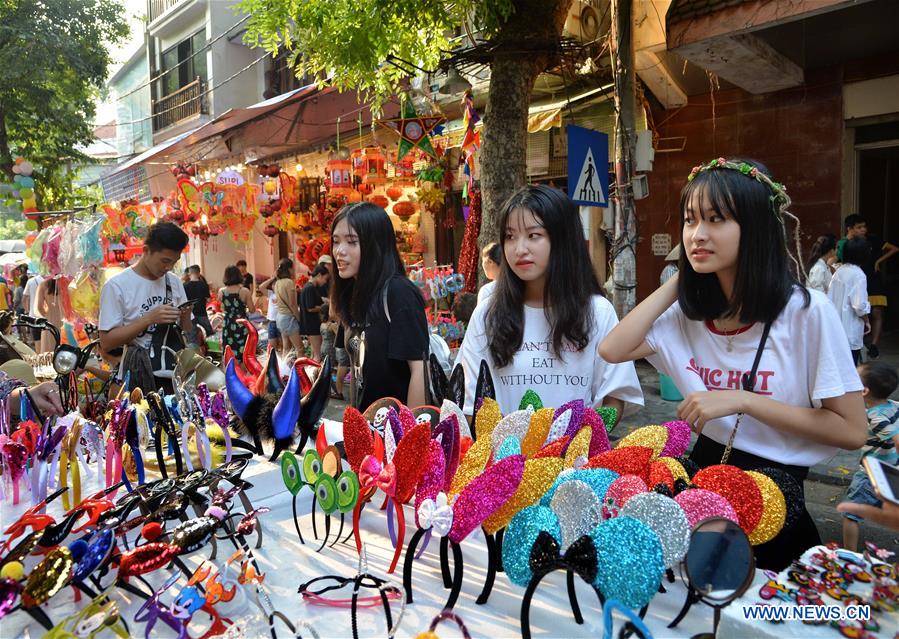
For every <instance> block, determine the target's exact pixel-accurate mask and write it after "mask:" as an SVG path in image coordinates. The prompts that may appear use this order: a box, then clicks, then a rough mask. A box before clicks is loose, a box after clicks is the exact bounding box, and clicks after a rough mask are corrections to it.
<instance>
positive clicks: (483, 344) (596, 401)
mask: <svg viewBox="0 0 899 639" xmlns="http://www.w3.org/2000/svg"><path fill="white" fill-rule="evenodd" d="M489 308H490V303H489V298H488V302H487V303H484V304H478V306H477V308H475V311H474V313H473V314H472V316H471V322H470V323H469V325H468V329H467V330H466V332H465V339H464V340H463V341H462V347H461V349H460V351H459V361H460V362H461V363H462V366H463V367H464V369H465V408H464V410H465V414H467V415H470V414H471V413H472V410H473V404H474V394H475V387H476V386H477V380H478V371H479V370H480V366H481V360H482V359H483V360H486V361H487V363H488V364H489V365H490V374H491V375H492V376H493V384H494V386H495V388H496V401H497V402H499V406H500V410H502V412H503V414H508V413H510V412H512V411H514V410H517V409H518V405H519V403H520V402H521V397H522V395H524V393H525V391H527V390H528V389H532V390H534V391H535V392H536V393H537V394H538V395H539V396H540V399H541V400H542V401H543V405H544V406H549V407H554V408H555V407H559V406H561V405H562V404H564V403H566V402H570V401H573V400H576V399H582V400H584V403H586V404H587V405H588V406H599V405H600V403H601V402H602V400H603V398H605V397H607V396H608V397H614V398H616V399H620V400H622V401H623V402H624V413H625V414H629V413H633V412H634V411H636V410H637V409H638V408H639V407H640V406H642V405H643V391H642V390H641V389H640V380H639V379H638V378H637V371H636V370H635V369H634V364H633V362H625V363H623V364H609V363H608V362H606V361H605V360H603V359H602V358H601V357H600V356H599V354H598V353H597V352H596V349H597V346H598V345H599V343H600V342H601V341H602V340H603V338H604V337H605V336H606V335H607V334H608V333H609V331H611V330H612V328H614V327H615V325H616V324H617V323H618V318H617V316H616V315H615V309H614V308H613V307H612V305H611V304H610V303H609V301H608V300H607V299H606V298H604V297H602V296H601V295H595V296H594V297H593V330H592V331H591V333H590V342H589V343H588V344H587V346H586V348H584V350H582V351H575V350H573V349H572V350H565V349H564V348H563V353H562V354H563V356H564V359H563V358H562V357H559V356H558V355H556V354H555V353H554V352H553V350H552V332H551V327H550V325H549V322H548V321H547V320H546V314H545V313H544V311H543V309H542V308H533V307H530V306H525V307H524V335H523V338H522V342H521V347H520V348H519V349H518V352H517V353H515V356H514V357H513V359H512V362H511V363H510V364H509V365H508V366H505V367H503V368H497V367H496V366H494V365H493V364H492V361H493V360H492V357H491V356H490V350H489V349H488V347H487V333H486V329H485V325H484V320H485V317H486V315H487V310H488V309H489Z"/></svg>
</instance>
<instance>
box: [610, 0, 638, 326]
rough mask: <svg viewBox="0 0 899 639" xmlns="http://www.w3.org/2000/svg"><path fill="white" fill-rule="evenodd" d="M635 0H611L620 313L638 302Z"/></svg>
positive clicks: (615, 266) (615, 293)
mask: <svg viewBox="0 0 899 639" xmlns="http://www.w3.org/2000/svg"><path fill="white" fill-rule="evenodd" d="M631 4H632V0H612V3H611V6H612V38H611V43H612V46H611V55H612V69H613V73H614V78H615V111H616V114H617V117H616V123H615V183H616V193H615V196H614V198H613V202H614V204H615V231H614V242H613V245H612V255H613V262H612V277H613V282H614V286H613V290H612V303H613V305H614V306H615V311H616V312H617V313H618V316H619V317H621V316H623V315H625V314H627V313H628V312H629V311H630V310H631V309H632V308H634V305H635V304H636V294H637V255H636V253H635V250H636V246H637V223H636V210H635V207H634V197H633V189H632V187H631V175H632V170H633V169H632V165H631V158H632V156H633V151H634V137H635V136H634V132H635V129H636V120H635V110H636V95H635V91H634V43H633V38H632V31H633V29H632V17H631Z"/></svg>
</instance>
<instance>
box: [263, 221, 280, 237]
mask: <svg viewBox="0 0 899 639" xmlns="http://www.w3.org/2000/svg"><path fill="white" fill-rule="evenodd" d="M262 232H263V233H265V235H266V237H275V236H276V235H277V234H278V233H280V231H279V230H278V227H277V226H275V225H274V224H266V225H265V228H264V229H262Z"/></svg>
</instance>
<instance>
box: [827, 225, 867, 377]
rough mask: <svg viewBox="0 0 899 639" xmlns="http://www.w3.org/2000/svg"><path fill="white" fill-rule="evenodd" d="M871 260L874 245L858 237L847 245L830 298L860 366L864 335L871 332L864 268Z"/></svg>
mask: <svg viewBox="0 0 899 639" xmlns="http://www.w3.org/2000/svg"><path fill="white" fill-rule="evenodd" d="M870 260H871V244H870V242H868V240H866V239H865V238H863V237H854V238H852V239H851V240H848V241H847V242H846V245H845V246H843V263H842V265H841V266H840V268H838V269H837V271H836V273H834V274H833V279H831V282H830V290H829V291H828V292H827V296H828V297H829V298H830V301H831V302H833V306H834V308H835V309H837V314H838V315H839V316H840V322H841V323H842V324H843V330H844V331H845V332H846V339H847V341H848V342H849V350H850V351H852V361H853V362H854V363H855V364H858V362H859V359H861V355H862V346H864V341H863V340H864V335H865V334H866V333H869V332H871V321H870V319H869V318H868V315H869V314H870V313H871V303H870V301H869V300H868V278H867V277H866V276H865V272H864V271H863V270H862V266H863V265H865V264H867V263H868V262H869V261H870Z"/></svg>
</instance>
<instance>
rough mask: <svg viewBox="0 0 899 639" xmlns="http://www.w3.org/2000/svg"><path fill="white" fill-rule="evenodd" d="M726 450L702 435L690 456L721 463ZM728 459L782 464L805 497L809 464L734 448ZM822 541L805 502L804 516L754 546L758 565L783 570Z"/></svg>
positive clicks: (746, 464) (752, 466)
mask: <svg viewBox="0 0 899 639" xmlns="http://www.w3.org/2000/svg"><path fill="white" fill-rule="evenodd" d="M723 454H724V445H722V444H719V443H718V442H716V441H715V440H713V439H711V438H709V437H706V436H705V435H700V436H699V439H698V440H697V441H696V444H695V445H694V446H693V452H692V453H690V459H691V460H693V461H694V462H695V463H696V464H697V465H698V466H699V467H700V468H705V467H707V466H714V465H715V464H720V463H721V455H723ZM728 463H729V464H731V465H733V466H736V467H737V468H741V469H743V470H757V469H759V468H765V467H769V468H779V469H781V470H783V471H784V472H786V473H789V474H790V475H791V476H792V477H793V479H795V480H796V482H797V483H798V484H799V489H800V491H801V492H802V498H803V500H804V499H805V487H804V485H803V482H804V481H805V478H806V477H808V467H807V466H791V465H789V464H781V463H780V462H776V461H771V460H770V459H765V458H764V457H759V456H758V455H753V454H752V453H747V452H745V451H742V450H737V449H736V448H734V449H733V450H731V453H730V458H729V459H728ZM820 543H821V536H820V535H819V534H818V529H817V527H816V526H815V522H814V521H813V520H812V516H811V515H810V514H809V512H808V510H807V509H806V508H805V506H804V505H803V509H802V516H801V517H800V518H799V521H797V522H796V524H795V525H794V526H792V527H791V528H790V529H789V530H783V531H781V533H780V534H779V535H778V536H777V537H775V538H774V539H772V540H771V541H769V542H766V543H764V544H759V545H758V546H754V547H753V551H754V552H755V562H756V566H757V567H759V568H767V569H768V570H776V571H778V572H779V571H781V570H783V569H784V568H786V567H787V566H789V565H790V563H791V562H792V561H793V560H794V559H799V556H800V555H802V553H803V552H805V551H806V550H807V549H808V548H811V547H812V546H816V545H818V544H820Z"/></svg>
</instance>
